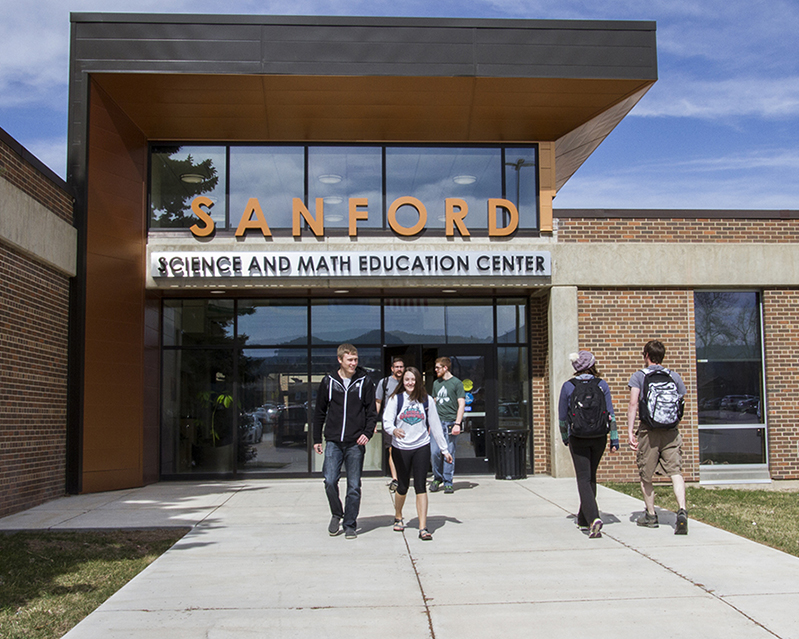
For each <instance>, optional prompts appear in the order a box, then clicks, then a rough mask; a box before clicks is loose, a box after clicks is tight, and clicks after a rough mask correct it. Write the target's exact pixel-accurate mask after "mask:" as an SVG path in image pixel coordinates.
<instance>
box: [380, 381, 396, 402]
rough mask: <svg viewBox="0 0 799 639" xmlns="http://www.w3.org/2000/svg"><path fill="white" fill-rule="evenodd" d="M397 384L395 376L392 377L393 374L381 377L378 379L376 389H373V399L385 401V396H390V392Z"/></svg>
mask: <svg viewBox="0 0 799 639" xmlns="http://www.w3.org/2000/svg"><path fill="white" fill-rule="evenodd" d="M386 380H388V381H386ZM397 386H399V382H398V381H397V378H396V377H394V376H393V375H390V376H389V377H384V378H383V379H381V380H380V383H379V384H378V385H377V390H376V391H375V399H378V400H380V401H381V402H382V401H385V399H386V398H387V397H391V393H393V392H394V389H395V388H396V387H397ZM384 389H385V392H386V395H385V397H384V396H383V390H384Z"/></svg>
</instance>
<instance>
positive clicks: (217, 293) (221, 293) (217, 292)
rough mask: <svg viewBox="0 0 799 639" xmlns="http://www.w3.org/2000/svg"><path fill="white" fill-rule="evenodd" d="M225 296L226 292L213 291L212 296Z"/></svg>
mask: <svg viewBox="0 0 799 639" xmlns="http://www.w3.org/2000/svg"><path fill="white" fill-rule="evenodd" d="M224 294H225V291H220V290H214V291H211V295H224Z"/></svg>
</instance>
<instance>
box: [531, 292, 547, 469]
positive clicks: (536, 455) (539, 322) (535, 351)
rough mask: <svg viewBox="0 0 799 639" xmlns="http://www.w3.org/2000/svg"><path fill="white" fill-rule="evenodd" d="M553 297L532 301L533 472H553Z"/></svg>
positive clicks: (541, 297)
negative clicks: (549, 309)
mask: <svg viewBox="0 0 799 639" xmlns="http://www.w3.org/2000/svg"><path fill="white" fill-rule="evenodd" d="M548 308H549V295H542V296H539V297H533V298H531V299H530V356H531V359H532V362H533V364H532V376H531V381H532V387H533V390H532V393H533V398H532V404H533V427H532V438H533V448H532V450H533V457H532V458H531V459H530V467H531V468H532V471H533V473H549V472H551V470H552V459H551V454H550V445H551V438H550V431H549V326H548Z"/></svg>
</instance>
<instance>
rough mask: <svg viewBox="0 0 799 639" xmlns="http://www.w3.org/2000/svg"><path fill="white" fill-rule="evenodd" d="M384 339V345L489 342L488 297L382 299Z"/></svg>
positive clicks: (491, 315)
mask: <svg viewBox="0 0 799 639" xmlns="http://www.w3.org/2000/svg"><path fill="white" fill-rule="evenodd" d="M385 340H386V343H387V344H418V343H424V344H430V345H432V344H481V343H482V344H486V343H491V342H493V340H494V310H493V306H492V303H491V300H451V301H450V300H447V301H443V300H435V299H418V298H409V299H389V300H386V301H385Z"/></svg>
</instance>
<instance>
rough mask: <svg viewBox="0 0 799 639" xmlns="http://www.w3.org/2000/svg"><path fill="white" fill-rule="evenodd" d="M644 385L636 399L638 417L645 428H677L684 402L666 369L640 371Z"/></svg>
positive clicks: (675, 383)
mask: <svg viewBox="0 0 799 639" xmlns="http://www.w3.org/2000/svg"><path fill="white" fill-rule="evenodd" d="M642 372H643V373H644V385H643V387H642V388H641V396H640V397H639V399H638V415H639V416H640V418H641V423H642V424H644V426H646V427H647V428H677V425H678V424H679V423H680V420H681V419H682V415H683V411H684V410H685V400H684V399H683V398H682V397H680V394H679V392H678V391H677V382H675V381H674V378H673V377H672V376H671V373H670V372H669V370H668V369H667V368H658V369H655V370H651V369H648V368H644V369H642Z"/></svg>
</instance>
